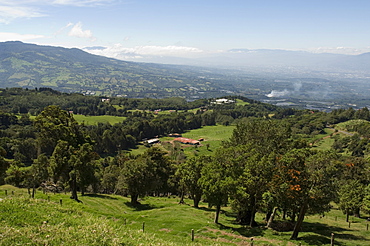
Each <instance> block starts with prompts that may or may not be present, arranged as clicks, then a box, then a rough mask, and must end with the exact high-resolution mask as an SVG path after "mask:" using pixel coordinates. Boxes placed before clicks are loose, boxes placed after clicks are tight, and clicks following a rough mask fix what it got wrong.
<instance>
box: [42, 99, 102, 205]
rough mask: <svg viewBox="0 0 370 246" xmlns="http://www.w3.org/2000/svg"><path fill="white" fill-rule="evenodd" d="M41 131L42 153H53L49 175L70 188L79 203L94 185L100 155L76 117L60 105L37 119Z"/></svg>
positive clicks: (43, 112) (46, 111)
mask: <svg viewBox="0 0 370 246" xmlns="http://www.w3.org/2000/svg"><path fill="white" fill-rule="evenodd" d="M35 126H36V128H37V129H38V130H39V135H38V138H37V140H38V143H39V154H40V153H45V154H46V155H49V154H51V157H50V167H49V169H50V173H51V175H52V179H53V181H54V182H57V181H60V182H62V183H63V184H64V185H65V186H69V188H70V189H71V198H72V199H75V200H76V201H79V200H78V196H77V190H78V188H80V189H81V190H82V193H83V192H84V190H85V188H86V186H87V185H89V184H91V183H93V182H95V181H94V174H95V169H96V166H95V164H94V162H93V160H94V159H96V158H97V155H96V154H95V153H94V152H93V150H92V146H91V140H90V137H89V136H87V135H86V134H85V132H84V131H83V130H82V128H81V126H80V125H79V124H78V123H77V122H76V121H75V120H74V118H73V116H72V115H71V114H69V113H68V112H66V111H63V110H61V109H60V108H59V107H57V106H49V107H47V108H45V110H44V111H42V112H41V113H40V114H39V115H38V116H37V117H36V119H35Z"/></svg>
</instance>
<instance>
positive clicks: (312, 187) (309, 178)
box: [280, 149, 339, 239]
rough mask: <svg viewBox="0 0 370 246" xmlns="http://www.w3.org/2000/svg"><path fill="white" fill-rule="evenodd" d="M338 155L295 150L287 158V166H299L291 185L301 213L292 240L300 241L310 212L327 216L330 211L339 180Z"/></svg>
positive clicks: (284, 160)
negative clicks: (305, 220) (304, 221)
mask: <svg viewBox="0 0 370 246" xmlns="http://www.w3.org/2000/svg"><path fill="white" fill-rule="evenodd" d="M337 159H338V156H337V155H336V154H335V153H333V152H330V151H317V152H315V151H308V150H305V149H302V150H292V151H289V152H288V153H287V154H285V155H284V156H283V158H282V159H281V162H282V164H283V165H280V166H282V167H283V166H284V165H285V164H287V165H288V164H294V165H295V166H297V164H295V163H296V162H298V163H299V165H298V167H299V168H298V169H297V168H294V169H293V170H295V171H294V175H290V176H291V178H290V179H287V181H286V182H287V183H288V184H289V186H290V187H291V189H293V190H294V196H295V199H296V203H297V205H298V207H299V214H298V218H297V221H296V223H295V226H294V230H293V233H292V235H291V239H297V238H298V233H299V232H300V230H301V226H302V223H303V220H304V216H305V215H306V213H307V212H309V213H323V212H326V211H329V210H330V202H331V201H333V200H334V199H335V197H336V191H337V187H336V183H335V181H336V178H337V177H338V166H339V164H338V162H337Z"/></svg>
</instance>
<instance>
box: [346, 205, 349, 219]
mask: <svg viewBox="0 0 370 246" xmlns="http://www.w3.org/2000/svg"><path fill="white" fill-rule="evenodd" d="M348 221H349V209H348V208H346V222H348Z"/></svg>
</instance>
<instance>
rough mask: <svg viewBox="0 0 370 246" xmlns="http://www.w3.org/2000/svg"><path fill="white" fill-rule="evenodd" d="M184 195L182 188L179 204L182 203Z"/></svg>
mask: <svg viewBox="0 0 370 246" xmlns="http://www.w3.org/2000/svg"><path fill="white" fill-rule="evenodd" d="M184 196H185V192H184V189H182V190H181V197H180V202H179V204H184V203H185V202H184Z"/></svg>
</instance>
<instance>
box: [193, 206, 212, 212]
mask: <svg viewBox="0 0 370 246" xmlns="http://www.w3.org/2000/svg"><path fill="white" fill-rule="evenodd" d="M196 209H199V210H203V211H207V212H216V209H214V208H207V207H198V208H196Z"/></svg>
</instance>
